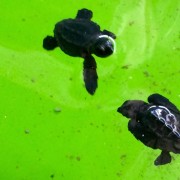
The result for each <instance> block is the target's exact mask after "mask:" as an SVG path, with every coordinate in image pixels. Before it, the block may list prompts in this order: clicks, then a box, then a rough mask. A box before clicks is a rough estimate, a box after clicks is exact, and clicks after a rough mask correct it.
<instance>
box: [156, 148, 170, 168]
mask: <svg viewBox="0 0 180 180" xmlns="http://www.w3.org/2000/svg"><path fill="white" fill-rule="evenodd" d="M170 162H171V155H170V153H169V152H168V151H162V152H161V154H160V155H159V156H158V157H157V158H156V160H155V161H154V165H156V166H158V165H164V164H167V163H170Z"/></svg>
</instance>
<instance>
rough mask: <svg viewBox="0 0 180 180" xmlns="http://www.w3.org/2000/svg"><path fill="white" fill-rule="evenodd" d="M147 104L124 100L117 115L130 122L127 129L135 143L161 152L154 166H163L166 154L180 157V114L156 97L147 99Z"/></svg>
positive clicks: (165, 162)
mask: <svg viewBox="0 0 180 180" xmlns="http://www.w3.org/2000/svg"><path fill="white" fill-rule="evenodd" d="M148 102H149V103H146V102H144V101H141V100H127V101H125V102H124V103H123V104H122V105H121V106H120V107H119V108H118V110H117V111H118V112H119V113H121V114H122V115H123V116H125V117H127V118H130V120H129V123H128V129H129V131H130V132H131V133H132V134H133V135H134V136H135V138H136V139H137V140H140V141H141V142H142V143H143V144H144V145H146V146H148V147H151V148H153V149H161V150H162V152H161V154H160V155H159V156H158V157H157V159H156V160H155V161H154V164H155V165H163V164H167V163H170V162H171V155H170V152H173V153H180V111H179V110H178V109H177V107H176V106H175V105H174V104H173V103H171V102H170V101H169V100H168V99H167V98H165V97H164V96H162V95H160V94H152V95H150V96H149V97H148Z"/></svg>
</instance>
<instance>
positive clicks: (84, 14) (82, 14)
mask: <svg viewBox="0 0 180 180" xmlns="http://www.w3.org/2000/svg"><path fill="white" fill-rule="evenodd" d="M92 16H93V13H92V11H90V10H88V9H85V8H84V9H81V10H79V11H78V13H77V15H76V19H86V20H91V18H92Z"/></svg>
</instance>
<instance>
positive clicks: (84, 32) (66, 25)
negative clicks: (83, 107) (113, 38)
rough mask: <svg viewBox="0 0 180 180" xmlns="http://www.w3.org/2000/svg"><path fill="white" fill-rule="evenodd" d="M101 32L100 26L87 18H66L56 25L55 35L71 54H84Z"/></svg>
mask: <svg viewBox="0 0 180 180" xmlns="http://www.w3.org/2000/svg"><path fill="white" fill-rule="evenodd" d="M100 34H101V31H100V27H99V25H97V24H96V23H94V22H92V21H90V20H87V19H78V18H77V19H65V20H63V21H60V22H58V23H57V24H56V25H55V29H54V37H55V38H56V40H57V42H58V45H59V46H60V48H61V49H62V50H63V51H64V52H65V53H66V54H68V55H70V56H82V54H83V52H87V51H88V48H89V47H90V46H91V45H92V43H93V42H94V41H96V39H97V38H98V36H99V35H100Z"/></svg>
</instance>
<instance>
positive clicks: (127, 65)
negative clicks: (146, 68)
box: [121, 64, 131, 69]
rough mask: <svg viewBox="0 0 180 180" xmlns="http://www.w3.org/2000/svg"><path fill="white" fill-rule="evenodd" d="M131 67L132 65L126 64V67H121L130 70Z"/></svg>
mask: <svg viewBox="0 0 180 180" xmlns="http://www.w3.org/2000/svg"><path fill="white" fill-rule="evenodd" d="M130 66H131V64H126V65H124V66H121V68H122V69H129V67H130Z"/></svg>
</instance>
